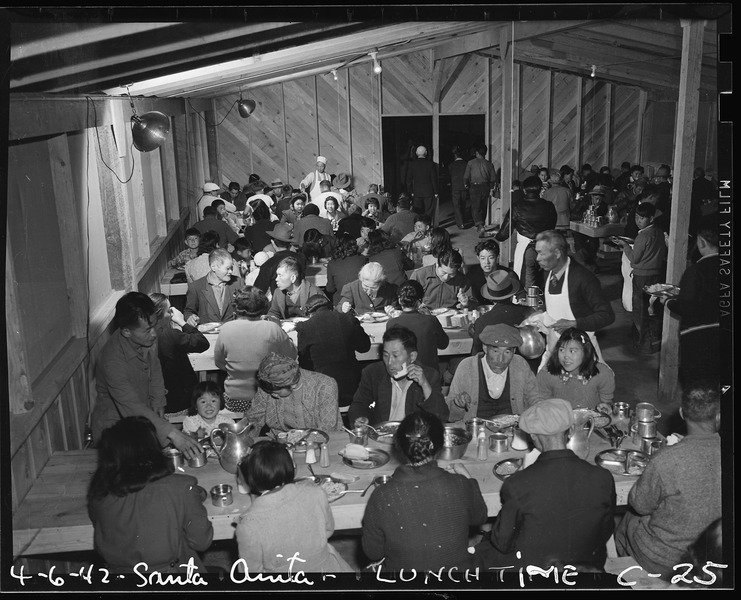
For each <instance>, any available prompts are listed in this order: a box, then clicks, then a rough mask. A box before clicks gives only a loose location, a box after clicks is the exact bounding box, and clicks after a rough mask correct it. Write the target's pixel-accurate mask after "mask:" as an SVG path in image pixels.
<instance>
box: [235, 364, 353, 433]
mask: <svg viewBox="0 0 741 600" xmlns="http://www.w3.org/2000/svg"><path fill="white" fill-rule="evenodd" d="M257 383H258V386H259V389H258V390H257V393H256V394H255V397H254V398H253V399H252V406H251V407H250V409H249V410H248V411H247V412H246V413H245V416H247V417H249V419H250V421H252V422H253V423H255V424H257V425H258V426H260V427H262V426H265V425H267V426H268V427H269V428H270V429H271V430H272V431H288V430H289V429H321V430H322V431H336V430H338V429H341V428H342V420H341V419H340V409H339V408H338V405H337V382H335V380H334V379H332V378H331V377H327V376H326V375H322V374H321V373H314V372H312V371H306V370H305V369H301V368H300V367H299V365H298V362H297V361H296V360H295V359H293V358H289V357H287V356H282V355H280V354H276V353H275V352H271V353H270V354H269V355H268V356H266V357H265V358H264V359H263V360H262V362H261V363H260V368H259V370H258V371H257Z"/></svg>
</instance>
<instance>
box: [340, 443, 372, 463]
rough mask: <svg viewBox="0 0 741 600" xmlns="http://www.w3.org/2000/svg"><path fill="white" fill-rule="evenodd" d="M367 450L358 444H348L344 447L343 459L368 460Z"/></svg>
mask: <svg viewBox="0 0 741 600" xmlns="http://www.w3.org/2000/svg"><path fill="white" fill-rule="evenodd" d="M369 456H370V455H369V454H368V450H367V449H366V448H364V447H363V446H361V445H360V444H348V445H347V446H345V458H347V459H349V460H353V459H358V460H368V457H369Z"/></svg>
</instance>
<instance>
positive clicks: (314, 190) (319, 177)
mask: <svg viewBox="0 0 741 600" xmlns="http://www.w3.org/2000/svg"><path fill="white" fill-rule="evenodd" d="M322 181H329V175H327V174H326V173H320V172H319V171H314V183H312V184H311V189H310V190H309V196H311V201H312V202H313V203H314V204H316V205H317V206H318V205H319V196H321V195H322V192H321V190H320V189H319V184H320V183H321V182H322Z"/></svg>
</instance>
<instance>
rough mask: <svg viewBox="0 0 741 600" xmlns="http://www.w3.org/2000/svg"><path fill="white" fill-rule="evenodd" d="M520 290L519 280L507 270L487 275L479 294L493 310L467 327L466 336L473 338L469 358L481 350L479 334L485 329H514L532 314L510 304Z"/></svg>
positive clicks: (519, 305)
mask: <svg viewBox="0 0 741 600" xmlns="http://www.w3.org/2000/svg"><path fill="white" fill-rule="evenodd" d="M521 289H522V286H521V285H520V280H519V279H518V278H517V275H515V274H514V273H513V272H512V271H510V270H509V269H503V268H501V267H497V268H496V269H494V270H493V271H492V272H491V273H489V275H487V277H486V282H485V283H484V285H483V286H481V291H480V293H481V296H482V297H483V298H484V299H486V300H487V301H488V302H489V303H490V304H493V308H491V309H490V310H489V311H488V312H486V313H484V314H483V315H481V316H480V317H479V318H478V319H476V321H474V322H473V323H472V324H471V325H470V326H469V327H468V334H469V335H470V336H471V337H472V338H473V345H472V346H471V356H475V355H476V354H478V353H479V352H481V351H482V350H483V346H482V344H481V333H482V332H483V331H484V329H485V328H486V327H491V326H492V325H499V324H505V325H511V326H513V327H516V326H517V325H519V324H520V323H522V322H523V321H524V320H525V319H526V318H527V317H529V316H530V315H531V314H532V312H533V309H532V308H531V307H529V306H523V305H522V304H513V303H512V297H513V296H514V295H515V294H517V293H518V292H519V291H520V290H521Z"/></svg>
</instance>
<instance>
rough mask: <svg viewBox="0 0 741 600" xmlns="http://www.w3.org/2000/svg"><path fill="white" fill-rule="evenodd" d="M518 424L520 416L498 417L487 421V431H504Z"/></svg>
mask: <svg viewBox="0 0 741 600" xmlns="http://www.w3.org/2000/svg"><path fill="white" fill-rule="evenodd" d="M519 422H520V415H499V416H498V417H494V418H493V419H489V420H488V421H487V427H489V429H504V428H505V427H512V426H514V425H517V423H519Z"/></svg>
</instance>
